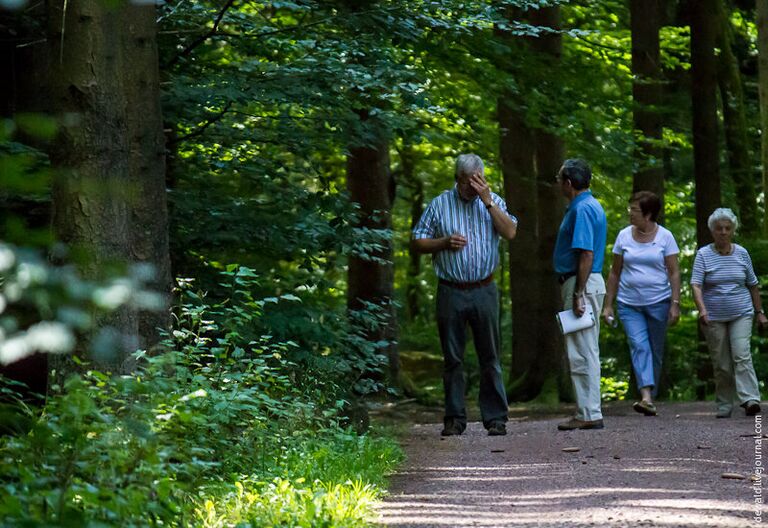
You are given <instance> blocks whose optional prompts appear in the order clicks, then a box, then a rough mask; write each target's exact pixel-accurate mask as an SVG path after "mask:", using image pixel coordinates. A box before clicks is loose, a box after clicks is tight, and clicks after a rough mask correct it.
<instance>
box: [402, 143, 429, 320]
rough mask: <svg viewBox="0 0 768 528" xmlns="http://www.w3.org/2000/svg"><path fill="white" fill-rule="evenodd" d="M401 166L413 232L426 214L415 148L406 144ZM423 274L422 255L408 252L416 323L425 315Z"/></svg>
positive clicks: (409, 295)
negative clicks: (420, 282) (423, 306)
mask: <svg viewBox="0 0 768 528" xmlns="http://www.w3.org/2000/svg"><path fill="white" fill-rule="evenodd" d="M400 165H401V166H402V180H401V181H402V182H404V184H406V185H407V186H408V187H409V189H410V191H411V194H410V200H411V231H413V228H415V227H416V224H417V223H418V222H419V219H421V215H422V214H423V213H424V182H423V181H422V180H421V179H420V178H418V177H417V176H416V174H415V160H414V153H413V148H412V147H411V146H410V145H408V144H406V145H403V148H402V150H401V151H400ZM420 274H421V255H420V254H419V253H416V252H415V251H410V250H409V252H408V275H407V282H406V285H405V299H406V304H407V313H408V319H409V320H410V321H414V320H415V319H416V318H417V317H419V316H420V315H421V314H422V313H423V309H422V306H421V305H422V300H423V299H422V292H421V287H420V285H419V275H420Z"/></svg>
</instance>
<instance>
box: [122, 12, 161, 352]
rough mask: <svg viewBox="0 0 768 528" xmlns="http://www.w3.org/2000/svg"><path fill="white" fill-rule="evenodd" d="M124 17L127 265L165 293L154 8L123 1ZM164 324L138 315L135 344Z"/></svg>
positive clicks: (151, 314) (148, 340) (151, 340)
mask: <svg viewBox="0 0 768 528" xmlns="http://www.w3.org/2000/svg"><path fill="white" fill-rule="evenodd" d="M124 9H125V12H124V15H123V16H125V17H126V18H127V19H128V20H130V21H131V23H130V24H127V28H126V32H125V33H124V35H123V45H122V51H123V53H124V54H125V55H124V57H125V59H124V72H125V86H124V90H125V95H126V101H125V107H126V117H127V125H128V139H129V142H130V143H129V147H130V158H129V160H130V165H129V171H130V181H131V185H132V186H133V188H134V189H135V191H136V194H135V195H134V196H133V197H132V200H131V211H132V217H131V222H132V226H131V240H130V252H131V253H130V255H129V257H130V259H131V262H136V263H143V264H148V265H149V266H150V267H151V269H152V274H153V276H152V280H150V281H149V284H148V285H149V286H150V287H151V288H152V289H153V290H155V291H157V292H161V293H163V294H165V295H166V296H167V295H168V294H169V293H170V291H171V287H172V278H171V263H170V250H169V247H168V246H169V244H168V206H167V199H166V185H165V168H166V167H165V136H164V134H163V119H162V112H161V109H160V97H159V94H160V71H159V67H158V50H157V39H156V34H157V24H156V22H155V19H156V17H157V13H156V10H155V9H154V7H147V6H146V5H143V6H142V5H137V4H132V3H129V4H127V5H126V7H125V8H124ZM168 324H169V319H168V311H167V310H165V309H161V310H153V311H141V312H139V314H138V333H139V346H140V347H141V348H148V347H151V346H152V345H154V344H155V343H157V341H158V340H159V337H160V336H159V332H158V329H160V328H167V327H168Z"/></svg>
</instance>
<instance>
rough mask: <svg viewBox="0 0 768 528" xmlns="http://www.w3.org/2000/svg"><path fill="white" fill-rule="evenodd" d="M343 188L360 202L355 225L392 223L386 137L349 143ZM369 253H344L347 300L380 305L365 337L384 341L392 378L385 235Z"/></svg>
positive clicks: (393, 337)
mask: <svg viewBox="0 0 768 528" xmlns="http://www.w3.org/2000/svg"><path fill="white" fill-rule="evenodd" d="M359 114H360V117H361V120H362V121H363V123H364V124H365V122H366V121H368V116H367V113H365V112H360V113H359ZM369 125H370V124H369ZM373 126H375V125H373ZM347 189H348V190H349V194H350V199H351V200H352V201H353V202H356V203H358V204H359V205H360V221H359V224H358V225H359V227H365V228H368V229H391V228H392V213H391V212H392V202H393V200H394V189H393V181H392V176H391V173H390V167H389V150H388V143H387V141H386V139H384V138H382V137H379V138H378V140H377V141H376V142H375V144H372V145H370V144H369V145H362V146H355V147H352V148H351V149H350V153H349V156H348V158H347ZM371 256H373V257H376V259H377V260H369V259H366V258H361V257H350V259H349V271H348V274H347V277H348V279H347V283H348V286H347V287H348V290H347V305H348V307H349V308H350V310H353V311H354V310H360V309H363V308H364V307H365V306H366V304H367V303H371V304H374V305H376V306H377V307H379V308H380V309H381V310H382V314H383V320H382V324H380V325H379V326H378V327H377V328H376V329H371V330H370V331H369V332H368V334H367V335H366V338H367V340H369V341H371V342H379V341H388V342H389V345H387V346H386V347H385V349H384V350H382V353H384V354H386V355H387V357H388V358H389V373H388V374H389V378H390V381H392V382H393V383H397V380H398V377H399V373H400V358H399V356H398V349H397V342H396V341H397V318H396V313H395V308H394V304H393V300H394V263H393V259H392V257H393V252H392V242H391V240H390V241H387V243H386V244H385V247H384V248H383V249H382V250H381V251H377V252H375V253H374V254H373V255H371Z"/></svg>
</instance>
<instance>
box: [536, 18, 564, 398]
mask: <svg viewBox="0 0 768 528" xmlns="http://www.w3.org/2000/svg"><path fill="white" fill-rule="evenodd" d="M530 20H531V23H532V24H534V25H537V26H542V27H549V28H553V29H560V9H559V8H558V7H549V8H543V9H538V10H535V11H532V12H531V15H530ZM532 47H533V49H534V50H536V51H537V52H539V53H540V54H542V58H543V59H544V60H545V64H546V71H547V72H549V75H547V76H548V77H550V78H555V75H556V72H557V69H558V66H559V64H558V63H559V62H560V56H561V54H562V47H563V43H562V37H561V36H560V34H559V33H551V34H545V35H542V36H540V37H539V38H538V39H533V40H532ZM535 139H536V141H535V143H536V154H535V156H536V181H537V186H536V195H537V202H538V230H537V234H538V248H537V255H536V260H537V265H536V267H537V268H538V270H539V276H540V278H539V281H538V283H539V300H538V302H537V306H538V314H537V319H538V336H537V349H538V364H537V369H538V370H540V371H542V372H543V373H545V375H544V379H543V381H542V386H541V387H539V393H538V394H537V395H536V397H537V398H538V399H540V400H542V401H548V402H550V403H556V402H557V400H558V399H560V398H559V397H562V396H565V395H567V394H570V392H571V390H572V386H571V380H570V376H568V366H567V362H566V357H565V353H564V350H565V348H564V345H563V340H562V336H561V335H560V332H559V329H558V328H557V324H556V323H555V318H554V316H553V314H554V313H556V312H558V311H560V306H561V302H562V301H561V298H560V286H559V285H558V284H557V281H556V280H555V269H554V265H553V262H552V254H553V252H554V250H555V241H556V240H557V232H558V230H559V229H560V222H561V220H562V218H563V212H564V210H565V199H564V198H563V196H562V194H561V192H560V186H559V184H557V183H555V176H556V175H557V172H558V171H559V170H560V167H561V166H562V164H563V161H564V160H565V142H564V141H563V140H562V138H560V137H558V136H556V135H555V134H552V133H550V132H546V131H544V130H537V131H536V136H535Z"/></svg>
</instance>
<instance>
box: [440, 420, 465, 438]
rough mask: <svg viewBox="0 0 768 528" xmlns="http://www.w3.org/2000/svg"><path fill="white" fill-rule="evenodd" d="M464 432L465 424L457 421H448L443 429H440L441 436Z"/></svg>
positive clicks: (456, 434) (457, 434)
mask: <svg viewBox="0 0 768 528" xmlns="http://www.w3.org/2000/svg"><path fill="white" fill-rule="evenodd" d="M463 432H464V426H463V425H462V424H461V423H459V422H456V421H453V420H452V421H449V422H446V424H445V427H443V430H442V431H440V436H459V435H461V433H463Z"/></svg>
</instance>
